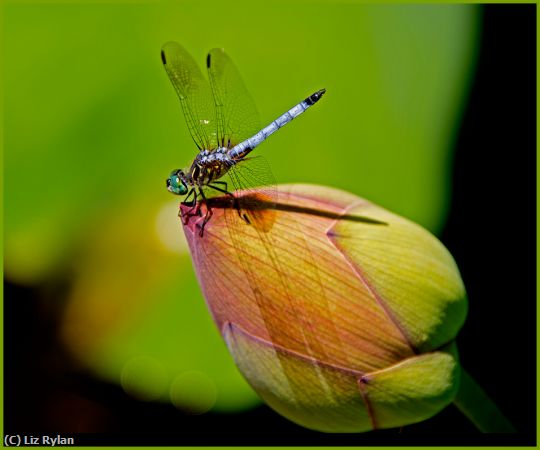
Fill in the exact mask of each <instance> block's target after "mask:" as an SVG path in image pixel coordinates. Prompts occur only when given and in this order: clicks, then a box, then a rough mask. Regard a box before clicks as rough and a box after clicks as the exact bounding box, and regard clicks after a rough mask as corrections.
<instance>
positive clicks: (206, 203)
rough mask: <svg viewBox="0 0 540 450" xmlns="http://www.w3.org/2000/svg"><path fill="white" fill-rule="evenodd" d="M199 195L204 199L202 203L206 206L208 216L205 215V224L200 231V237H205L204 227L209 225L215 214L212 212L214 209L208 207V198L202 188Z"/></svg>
mask: <svg viewBox="0 0 540 450" xmlns="http://www.w3.org/2000/svg"><path fill="white" fill-rule="evenodd" d="M199 195H200V196H201V197H202V201H203V202H204V204H205V205H206V214H205V215H204V220H203V223H202V224H201V225H200V227H201V230H200V231H199V236H200V237H203V234H204V227H205V225H206V224H207V223H208V221H209V220H210V218H211V217H212V215H213V214H214V212H213V211H212V208H210V207H209V206H208V201H207V200H206V196H205V195H204V192H203V190H202V188H201V187H200V186H199ZM200 203H201V202H199V210H200ZM199 215H200V211H199Z"/></svg>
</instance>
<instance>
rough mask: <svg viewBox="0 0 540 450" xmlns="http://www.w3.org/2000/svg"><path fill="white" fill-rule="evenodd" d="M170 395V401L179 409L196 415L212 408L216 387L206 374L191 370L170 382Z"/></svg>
mask: <svg viewBox="0 0 540 450" xmlns="http://www.w3.org/2000/svg"><path fill="white" fill-rule="evenodd" d="M170 396H171V402H172V403H173V404H174V406H176V407H177V408H178V409H179V410H181V411H182V412H184V413H186V414H192V415H198V414H204V413H205V412H208V411H210V409H212V407H213V406H214V404H215V402H216V399H217V389H216V385H215V383H214V381H212V379H210V378H209V377H208V376H207V375H206V374H204V373H202V372H197V371H194V370H191V371H189V372H184V373H183V374H181V375H180V376H178V377H177V378H176V379H175V380H174V381H173V382H172V384H171V391H170Z"/></svg>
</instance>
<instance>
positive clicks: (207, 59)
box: [206, 53, 210, 69]
mask: <svg viewBox="0 0 540 450" xmlns="http://www.w3.org/2000/svg"><path fill="white" fill-rule="evenodd" d="M206 67H207V68H208V69H210V53H208V55H206Z"/></svg>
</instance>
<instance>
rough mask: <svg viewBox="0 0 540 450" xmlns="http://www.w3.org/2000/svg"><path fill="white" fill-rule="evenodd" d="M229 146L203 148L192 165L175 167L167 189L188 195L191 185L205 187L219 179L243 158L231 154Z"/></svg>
mask: <svg viewBox="0 0 540 450" xmlns="http://www.w3.org/2000/svg"><path fill="white" fill-rule="evenodd" d="M229 150H230V149H229V148H227V147H219V148H217V149H216V150H201V151H200V152H199V154H198V155H197V157H196V158H195V160H194V161H193V164H191V167H190V168H189V169H186V170H181V169H175V170H173V171H172V172H171V174H170V175H169V178H167V190H168V191H169V192H171V193H173V194H176V195H186V194H187V193H188V191H189V187H203V186H206V185H208V184H210V183H212V182H213V181H216V180H219V179H220V178H221V177H222V176H223V175H225V174H226V173H227V172H228V171H229V169H230V168H231V167H232V166H234V165H235V164H237V163H238V162H240V161H241V160H242V159H239V158H236V159H233V158H231V157H230V156H229V154H228V152H229Z"/></svg>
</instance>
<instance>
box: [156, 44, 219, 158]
mask: <svg viewBox="0 0 540 450" xmlns="http://www.w3.org/2000/svg"><path fill="white" fill-rule="evenodd" d="M161 60H162V62H163V66H164V67H165V71H166V72H167V75H168V76H169V79H170V80H171V83H172V85H173V86H174V89H175V90H176V93H177V94H178V97H179V98H180V103H181V104H182V110H183V112H184V117H185V119H186V123H187V126H188V129H189V132H190V134H191V137H192V138H193V140H194V141H195V144H197V147H198V148H199V150H203V149H207V150H210V149H214V148H216V147H217V143H218V136H217V123H216V111H215V106H214V98H213V96H212V91H211V89H210V85H209V83H208V80H206V78H205V77H204V76H203V74H202V72H201V70H200V69H199V66H198V65H197V63H196V62H195V60H194V59H193V57H192V56H191V55H190V54H189V53H188V52H187V51H186V50H185V49H184V47H182V46H181V45H180V44H178V43H177V42H167V43H166V44H165V45H163V47H162V49H161Z"/></svg>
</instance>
